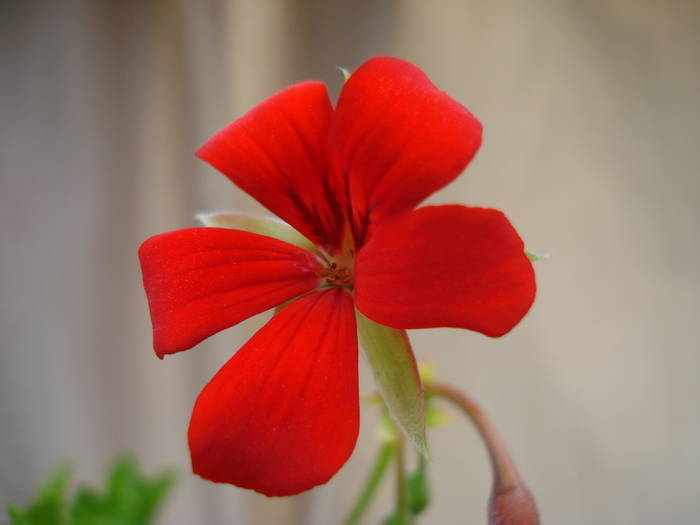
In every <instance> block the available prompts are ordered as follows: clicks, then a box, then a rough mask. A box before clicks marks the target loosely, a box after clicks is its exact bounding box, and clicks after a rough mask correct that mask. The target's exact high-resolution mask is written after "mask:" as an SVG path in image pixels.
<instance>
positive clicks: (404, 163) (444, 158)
mask: <svg viewBox="0 0 700 525" xmlns="http://www.w3.org/2000/svg"><path fill="white" fill-rule="evenodd" d="M480 144H481V124H480V123H479V121H478V120H476V118H474V116H473V115H472V114H471V113H470V112H469V111H468V110H467V109H466V108H465V107H464V106H462V105H461V104H459V103H458V102H456V101H455V100H453V99H451V98H450V97H449V96H448V95H447V94H446V93H444V92H443V91H440V90H439V89H437V88H436V87H435V86H434V85H433V84H432V82H430V80H429V79H428V77H427V76H426V75H425V74H424V73H423V72H422V71H421V70H420V69H418V68H417V67H416V66H414V65H413V64H410V63H409V62H405V61H403V60H399V59H396V58H373V59H371V60H368V61H367V62H365V63H364V64H363V65H362V66H361V67H360V68H359V69H358V70H357V71H355V72H354V73H353V74H352V76H351V77H350V79H349V80H348V81H347V83H346V84H345V87H344V88H343V91H342V93H341V94H340V99H339V101H338V107H337V109H336V117H335V120H334V123H333V131H332V136H331V146H330V148H331V150H330V151H331V154H332V157H331V158H332V159H333V161H334V163H335V164H334V169H335V171H336V173H338V174H342V175H344V176H346V177H347V179H348V184H349V190H350V198H351V200H352V206H353V210H354V214H355V227H356V229H358V230H359V231H360V232H362V231H363V230H364V228H365V227H366V225H367V224H368V222H370V221H371V222H377V221H381V220H384V219H386V218H387V217H389V216H391V215H394V214H397V213H399V212H404V211H408V210H410V209H412V208H413V207H414V206H416V205H417V204H418V203H420V202H421V201H422V200H423V199H425V198H426V197H427V196H428V195H430V194H431V193H433V192H435V191H437V190H438V189H440V188H442V187H443V186H445V185H446V184H447V183H449V182H450V181H452V180H453V179H454V178H455V177H456V176H457V175H459V174H460V173H461V172H462V170H464V168H465V167H466V166H467V164H468V163H469V161H470V160H471V159H472V157H473V156H474V154H475V153H476V150H477V149H478V148H479V145H480ZM360 236H361V233H360ZM360 240H361V239H360Z"/></svg>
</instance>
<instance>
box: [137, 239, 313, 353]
mask: <svg viewBox="0 0 700 525" xmlns="http://www.w3.org/2000/svg"><path fill="white" fill-rule="evenodd" d="M139 258H140V259H141V271H142V272H143V285H144V288H145V289H146V295H147V296H148V305H149V307H150V310H151V321H152V322H153V346H154V348H155V351H156V353H157V354H158V356H159V357H163V355H164V354H172V353H174V352H179V351H181V350H187V349H188V348H191V347H193V346H194V345H196V344H197V343H199V342H200V341H201V340H203V339H205V338H207V337H209V336H210V335H213V334H215V333H216V332H219V331H220V330H223V329H224V328H228V327H229V326H233V325H234V324H236V323H238V322H240V321H243V320H244V319H247V318H248V317H250V316H252V315H255V314H258V313H260V312H264V311H265V310H267V309H269V308H272V307H274V306H277V305H278V304H281V303H283V302H284V301H287V300H289V299H292V298H294V297H297V296H299V295H301V294H303V293H305V292H308V291H309V290H312V289H314V288H315V287H316V286H318V284H319V278H318V276H317V271H318V270H319V269H320V264H319V263H318V261H317V260H316V258H315V257H314V256H313V255H312V254H310V253H309V252H307V251H306V250H302V249H301V248H297V247H296V246H292V245H291V244H287V243H285V242H282V241H278V240H277V239H272V238H270V237H264V236H262V235H256V234H254V233H249V232H244V231H239V230H228V229H223V228H189V229H186V230H178V231H173V232H169V233H163V234H161V235H156V236H154V237H151V238H150V239H148V240H146V241H145V242H144V243H143V244H142V245H141V248H140V250H139Z"/></svg>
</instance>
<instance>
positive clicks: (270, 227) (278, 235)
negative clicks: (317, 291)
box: [196, 211, 318, 254]
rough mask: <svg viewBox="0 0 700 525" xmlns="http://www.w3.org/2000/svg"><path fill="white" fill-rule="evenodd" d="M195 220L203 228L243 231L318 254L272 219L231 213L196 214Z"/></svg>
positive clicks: (309, 245)
mask: <svg viewBox="0 0 700 525" xmlns="http://www.w3.org/2000/svg"><path fill="white" fill-rule="evenodd" d="M196 218H197V220H198V221H199V222H201V223H202V224H203V225H204V226H209V227H214V228H228V229H231V230H244V231H247V232H251V233H257V234H259V235H265V236H266V237H272V238H274V239H279V240H280V241H284V242H287V243H289V244H293V245H294V246H298V247H299V248H304V249H305V250H308V251H310V252H312V253H316V254H318V248H316V246H315V245H314V243H312V242H311V241H310V240H309V239H307V238H306V237H304V236H303V235H302V234H301V233H299V232H298V231H296V230H295V229H294V228H292V227H291V226H289V225H288V224H287V223H286V222H284V221H281V220H279V219H276V218H274V217H257V216H255V215H246V214H244V213H237V212H233V211H225V212H214V213H198V214H197V215H196Z"/></svg>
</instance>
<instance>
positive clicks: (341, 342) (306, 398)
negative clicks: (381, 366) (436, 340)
mask: <svg viewBox="0 0 700 525" xmlns="http://www.w3.org/2000/svg"><path fill="white" fill-rule="evenodd" d="M358 430H359V402H358V386H357V334H356V326H355V314H354V309H353V303H352V298H351V297H350V295H349V294H347V293H346V292H344V291H342V290H340V289H337V288H336V289H333V290H328V291H323V292H316V293H313V294H310V295H307V296H304V297H302V298H301V299H298V300H297V301H295V302H294V303H292V304H290V305H289V306H287V307H286V308H284V309H283V310H282V311H281V312H280V313H278V314H277V315H276V316H275V317H273V318H272V320H271V321H270V322H269V323H268V324H267V325H265V326H264V327H263V328H262V329H261V330H260V331H259V332H258V333H256V334H255V335H254V336H253V338H252V339H251V340H250V341H248V343H247V344H246V345H245V346H243V348H241V349H240V350H239V351H238V352H237V353H236V354H235V355H234V356H233V357H232V358H231V359H230V360H229V362H228V363H226V364H225V365H224V366H223V368H221V370H219V372H218V373H217V374H216V375H215V376H214V378H213V379H212V380H211V381H210V382H209V384H208V385H207V386H206V387H205V388H204V390H202V392H201V393H200V394H199V397H198V398H197V402H196V404H195V406H194V411H193V413H192V421H191V422H190V429H189V443H190V452H191V454H192V468H193V469H194V471H195V473H197V474H199V475H200V476H202V477H203V478H206V479H209V480H212V481H216V482H223V483H232V484H234V485H237V486H239V487H243V488H247V489H253V490H256V491H258V492H261V493H263V494H266V495H268V496H288V495H291V494H297V493H299V492H302V491H304V490H307V489H310V488H311V487H314V486H316V485H320V484H322V483H325V482H327V481H328V480H329V479H330V478H331V477H332V476H333V475H334V474H335V473H336V472H337V471H338V470H339V469H340V467H342V466H343V464H344V463H345V461H346V460H347V459H348V458H349V457H350V454H352V451H353V448H354V447H355V441H356V440H357V433H358Z"/></svg>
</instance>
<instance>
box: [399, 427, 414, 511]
mask: <svg viewBox="0 0 700 525" xmlns="http://www.w3.org/2000/svg"><path fill="white" fill-rule="evenodd" d="M405 448H406V447H405V440H404V437H403V433H402V431H401V429H399V428H396V525H410V523H411V513H410V511H409V508H408V490H407V487H406V458H405V452H406V451H405Z"/></svg>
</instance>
